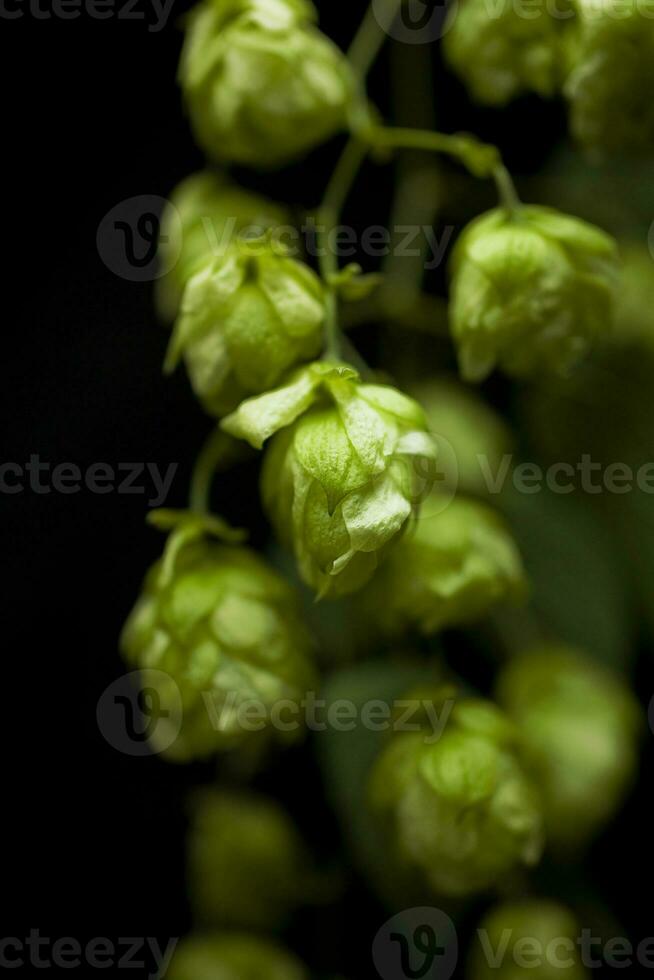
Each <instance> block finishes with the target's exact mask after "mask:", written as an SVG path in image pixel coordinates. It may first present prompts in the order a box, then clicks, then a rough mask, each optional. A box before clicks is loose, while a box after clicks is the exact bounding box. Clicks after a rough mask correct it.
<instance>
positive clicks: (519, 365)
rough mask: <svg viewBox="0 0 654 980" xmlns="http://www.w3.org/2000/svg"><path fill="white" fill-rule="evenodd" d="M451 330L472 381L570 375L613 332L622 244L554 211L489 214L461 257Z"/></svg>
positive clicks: (455, 259) (470, 234) (469, 232)
mask: <svg viewBox="0 0 654 980" xmlns="http://www.w3.org/2000/svg"><path fill="white" fill-rule="evenodd" d="M451 273H452V296H451V304H450V321H451V323H450V325H451V330H452V334H453V337H454V340H455V342H456V345H457V349H458V355H459V364H460V368H461V372H462V374H463V376H464V377H465V378H466V379H467V380H469V381H481V380H483V378H485V377H486V376H487V375H488V374H490V372H491V371H492V370H493V368H494V367H495V366H496V365H497V366H499V367H501V368H502V369H503V370H504V371H506V372H507V373H508V374H513V375H518V376H523V375H529V374H535V373H550V374H552V373H553V374H565V373H566V372H567V371H569V370H570V369H571V368H572V367H573V366H574V365H575V364H576V363H577V362H578V361H579V360H580V359H582V358H583V357H584V356H585V355H586V354H587V353H588V351H589V350H590V349H591V348H592V347H593V345H594V344H596V343H597V342H598V341H600V340H602V339H603V338H604V337H605V336H606V335H607V334H608V333H609V331H610V329H611V326H612V322H613V304H614V296H615V288H616V280H617V274H618V260H617V246H616V244H615V242H614V240H613V239H612V238H611V237H610V236H609V235H607V234H605V233H604V232H602V231H600V230H599V229H598V228H595V227H594V226H593V225H590V224H588V223H586V222H584V221H581V220H579V219H577V218H572V217H569V216H567V215H564V214H560V213H559V212H557V211H555V210H552V209H551V208H545V207H539V206H535V205H533V206H524V207H520V208H519V210H518V211H516V212H510V211H508V210H506V209H503V208H497V209H495V210H493V211H489V212H487V213H486V214H484V215H482V216H481V217H479V218H477V219H476V220H475V221H473V222H472V223H471V224H470V225H469V226H468V227H467V228H466V229H465V230H464V231H463V233H462V235H461V237H460V239H459V241H458V242H457V245H456V248H455V250H454V253H453V256H452V260H451Z"/></svg>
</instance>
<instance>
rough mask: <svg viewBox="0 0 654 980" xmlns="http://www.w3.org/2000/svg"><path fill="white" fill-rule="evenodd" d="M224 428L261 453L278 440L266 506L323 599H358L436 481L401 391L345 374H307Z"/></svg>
mask: <svg viewBox="0 0 654 980" xmlns="http://www.w3.org/2000/svg"><path fill="white" fill-rule="evenodd" d="M222 424H223V428H225V429H226V431H227V432H229V433H230V434H231V435H233V436H236V437H238V438H242V439H247V440H248V441H249V442H250V443H251V444H252V445H253V446H255V447H257V448H260V447H261V446H262V445H263V443H264V441H265V440H266V439H267V438H269V436H271V435H273V434H274V433H276V432H277V433H278V434H277V435H276V436H275V439H274V440H273V442H272V444H271V446H270V448H269V450H268V453H267V455H266V458H265V461H264V468H263V476H262V495H263V501H264V505H265V507H266V510H267V512H268V514H269V516H270V518H271V520H272V522H273V524H274V526H275V528H276V530H277V533H278V535H279V537H280V538H281V540H282V541H283V542H284V543H285V544H286V545H288V546H289V547H291V548H292V550H293V552H294V553H295V557H296V559H297V562H298V565H299V569H300V573H301V575H302V577H303V579H304V580H305V582H307V583H308V584H309V585H311V586H312V587H313V588H314V589H316V591H317V592H318V593H319V594H320V595H321V596H326V595H329V596H335V595H342V594H344V593H347V592H353V591H355V590H356V589H358V588H360V586H362V585H363V584H364V583H365V582H366V581H367V580H368V579H369V578H370V576H371V575H372V573H373V572H374V570H375V568H376V567H377V565H378V563H379V560H380V554H381V552H382V551H384V550H385V549H386V546H387V545H389V544H390V543H391V542H392V541H394V540H396V539H397V538H398V536H399V535H400V533H401V531H402V530H403V529H404V527H405V526H406V524H407V522H408V521H409V518H410V517H411V514H412V512H414V511H415V510H416V508H417V505H418V503H419V499H420V494H421V492H422V491H423V489H424V485H425V484H428V483H429V481H430V479H433V472H432V470H431V469H430V466H431V464H433V461H434V458H435V446H434V444H433V441H432V440H431V438H430V437H429V435H428V434H427V431H426V421H425V416H424V414H423V412H422V409H421V408H420V406H419V405H418V404H417V403H416V402H414V401H413V400H412V399H411V398H407V397H406V396H405V395H402V394H400V392H398V391H396V390H395V389H394V388H391V387H387V386H385V385H374V384H363V383H361V381H360V379H359V376H358V375H357V373H356V372H355V371H353V370H352V369H351V368H348V367H339V366H337V365H335V364H330V363H327V362H319V363H315V364H312V365H310V366H309V367H307V368H303V369H300V370H299V371H297V372H296V373H295V374H294V375H293V376H292V377H291V378H290V379H289V380H288V382H287V383H286V384H285V385H283V386H282V387H280V388H278V389H277V390H275V391H272V392H269V393H268V394H266V395H261V396H260V397H259V398H252V399H249V400H248V401H246V402H244V403H243V405H241V406H240V407H239V409H238V410H237V411H236V412H234V413H233V415H231V416H229V418H227V419H225V420H224V421H223V423H222ZM280 429H281V430H282V431H278V430H280ZM419 484H422V486H419Z"/></svg>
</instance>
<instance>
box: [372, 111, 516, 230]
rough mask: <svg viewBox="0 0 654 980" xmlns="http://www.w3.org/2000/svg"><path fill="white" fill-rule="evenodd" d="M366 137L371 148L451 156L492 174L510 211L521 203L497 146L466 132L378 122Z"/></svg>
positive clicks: (473, 169) (482, 174)
mask: <svg viewBox="0 0 654 980" xmlns="http://www.w3.org/2000/svg"><path fill="white" fill-rule="evenodd" d="M369 138H370V141H371V144H372V146H373V147H374V148H377V149H380V150H390V149H407V150H425V151H426V152H428V153H444V154H446V155H447V156H450V157H454V158H455V159H456V160H459V162H460V163H462V164H463V165H464V167H466V168H467V169H468V170H469V171H470V173H471V174H472V175H473V176H474V177H481V178H488V177H492V178H493V179H494V181H495V184H496V186H497V190H498V194H499V197H500V201H501V203H502V206H503V207H505V208H507V209H508V210H509V211H515V210H517V208H519V207H520V200H519V198H518V195H517V193H516V190H515V187H514V185H513V181H512V179H511V176H510V174H509V172H508V170H507V169H506V167H505V166H504V164H503V163H502V158H501V156H500V152H499V150H498V149H497V147H495V146H492V145H491V144H490V143H482V142H480V141H479V140H477V139H476V138H475V137H474V136H468V135H467V134H465V133H453V134H448V133H436V132H430V131H429V130H424V129H401V128H393V127H390V126H386V127H385V126H377V127H375V128H374V129H373V130H371V131H370V134H369Z"/></svg>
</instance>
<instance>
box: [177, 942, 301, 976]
mask: <svg viewBox="0 0 654 980" xmlns="http://www.w3.org/2000/svg"><path fill="white" fill-rule="evenodd" d="M166 980H308V974H307V972H306V970H305V968H304V967H303V966H302V964H301V963H300V962H299V960H297V959H296V958H295V957H294V956H292V955H291V954H290V953H288V952H287V951H286V950H285V949H283V948H282V947H281V946H279V945H278V944H277V943H274V942H272V941H271V940H269V939H261V938H260V937H258V936H253V935H252V934H250V933H225V934H221V933H216V934H208V935H206V936H203V935H194V936H191V937H190V938H188V939H184V940H183V941H182V942H181V943H180V944H179V946H178V947H177V949H176V950H175V953H174V955H173V958H172V962H171V964H170V966H169V967H168V969H167V971H166Z"/></svg>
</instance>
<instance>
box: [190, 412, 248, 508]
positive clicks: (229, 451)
mask: <svg viewBox="0 0 654 980" xmlns="http://www.w3.org/2000/svg"><path fill="white" fill-rule="evenodd" d="M241 448H242V447H241V444H239V443H237V442H236V440H235V439H232V437H231V436H228V435H227V433H226V432H223V431H222V429H219V428H215V429H213V431H212V432H210V434H209V436H208V437H207V440H206V442H205V443H204V445H203V447H202V449H201V450H200V453H199V455H198V458H197V459H196V461H195V466H194V467H193V475H192V476H191V488H190V491H189V509H190V510H192V511H194V512H195V513H196V514H208V513H209V512H210V510H211V508H210V505H209V496H210V493H211V483H212V481H213V478H214V476H215V474H216V472H217V471H218V470H219V469H226V468H227V466H228V465H230V463H231V462H233V461H234V459H235V458H236V457H237V456H238V454H239V452H240V451H241Z"/></svg>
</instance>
